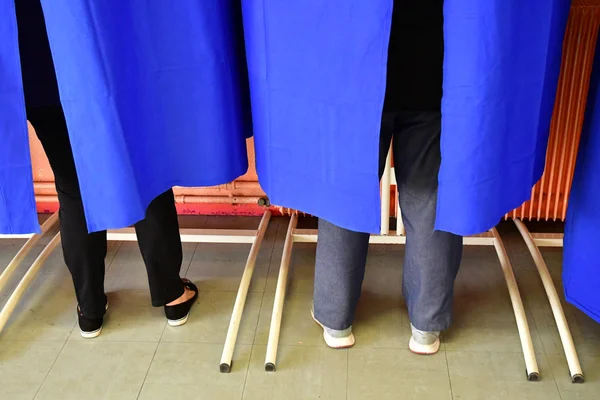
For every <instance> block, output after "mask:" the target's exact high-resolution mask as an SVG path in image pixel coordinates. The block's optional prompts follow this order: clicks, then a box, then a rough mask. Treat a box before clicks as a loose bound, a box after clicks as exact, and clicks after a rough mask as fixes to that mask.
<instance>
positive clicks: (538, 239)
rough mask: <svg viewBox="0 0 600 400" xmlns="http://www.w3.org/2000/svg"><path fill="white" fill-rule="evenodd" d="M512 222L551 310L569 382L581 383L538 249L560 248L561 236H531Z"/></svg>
mask: <svg viewBox="0 0 600 400" xmlns="http://www.w3.org/2000/svg"><path fill="white" fill-rule="evenodd" d="M513 222H514V223H515V225H516V226H517V229H518V230H519V232H520V233H521V236H522V237H523V240H524V241H525V244H527V248H528V250H529V253H530V254H531V257H532V258H533V261H534V263H535V266H536V268H537V271H538V273H539V274H540V278H541V280H542V284H543V285H544V290H545V291H546V296H548V301H549V302H550V308H552V314H553V315H554V321H555V322H556V327H557V328H558V334H559V335H560V340H561V343H562V346H563V349H564V351H565V357H566V358H567V364H568V366H569V372H570V374H571V382H572V383H583V382H584V380H585V379H584V375H583V370H582V369H581V364H580V362H579V357H578V356H577V350H576V349H575V343H574V342H573V336H572V335H571V330H570V329H569V324H568V322H567V318H566V317H565V312H564V310H563V308H562V305H561V303H560V298H559V297H558V292H557V291H556V286H554V282H553V281H552V276H551V275H550V271H548V266H547V265H546V262H545V261H544V257H543V256H542V253H541V252H540V249H539V247H540V246H547V247H559V246H562V237H563V235H562V234H556V233H553V234H532V233H530V232H529V229H527V227H526V226H525V224H524V223H523V222H522V221H521V220H520V219H518V218H514V219H513Z"/></svg>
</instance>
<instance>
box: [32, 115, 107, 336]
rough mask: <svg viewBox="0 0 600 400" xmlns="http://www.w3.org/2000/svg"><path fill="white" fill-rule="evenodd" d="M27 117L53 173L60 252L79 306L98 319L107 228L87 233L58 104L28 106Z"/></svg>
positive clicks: (103, 301) (101, 309) (103, 303)
mask: <svg viewBox="0 0 600 400" xmlns="http://www.w3.org/2000/svg"><path fill="white" fill-rule="evenodd" d="M27 118H28V119H29V121H30V122H31V125H32V126H33V127H34V129H35V132H36V134H37V136H38V138H39V139H40V142H41V143H42V146H43V148H44V151H45V152H46V156H47V157H48V160H49V161H50V166H51V168H52V172H53V173H54V181H55V185H56V191H57V193H58V201H59V205H60V209H59V216H60V232H61V242H62V248H63V254H64V259H65V264H66V265H67V267H68V268H69V271H71V275H72V277H73V283H74V285H75V293H76V296H77V301H78V304H79V309H80V311H81V313H82V314H83V315H84V316H85V317H87V318H90V319H101V318H102V317H103V316H104V313H105V308H106V301H107V300H106V295H105V294H104V270H105V269H104V258H105V257H106V232H95V233H91V234H89V233H88V229H87V225H86V220H85V214H84V211H83V202H82V200H81V192H80V191H79V181H78V179H77V172H76V169H75V162H74V160H73V152H72V150H71V144H70V142H69V135H68V131H67V125H66V122H65V117H64V114H63V111H62V108H61V106H59V105H57V106H48V107H40V108H28V109H27ZM82 328H83V327H82Z"/></svg>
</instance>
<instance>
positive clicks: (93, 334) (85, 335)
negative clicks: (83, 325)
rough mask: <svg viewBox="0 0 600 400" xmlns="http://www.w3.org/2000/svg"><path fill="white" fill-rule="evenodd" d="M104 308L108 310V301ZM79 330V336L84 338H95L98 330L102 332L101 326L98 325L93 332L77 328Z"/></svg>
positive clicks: (98, 334)
mask: <svg viewBox="0 0 600 400" xmlns="http://www.w3.org/2000/svg"><path fill="white" fill-rule="evenodd" d="M104 310H108V302H106V307H105V308H104ZM79 331H80V332H81V337H82V338H84V339H94V338H97V337H98V336H100V332H102V327H100V329H97V330H95V331H93V332H84V331H82V330H79Z"/></svg>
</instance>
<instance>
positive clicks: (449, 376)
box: [444, 348, 454, 399]
mask: <svg viewBox="0 0 600 400" xmlns="http://www.w3.org/2000/svg"><path fill="white" fill-rule="evenodd" d="M444 358H445V359H446V371H447V372H448V384H449V385H450V397H451V398H452V399H454V390H452V377H451V375H450V364H449V363H448V352H447V351H446V348H444Z"/></svg>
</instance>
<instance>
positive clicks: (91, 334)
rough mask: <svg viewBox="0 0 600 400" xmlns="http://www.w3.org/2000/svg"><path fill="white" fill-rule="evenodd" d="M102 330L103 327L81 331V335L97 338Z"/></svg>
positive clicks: (86, 337)
mask: <svg viewBox="0 0 600 400" xmlns="http://www.w3.org/2000/svg"><path fill="white" fill-rule="evenodd" d="M100 332H102V328H100V329H98V330H95V331H93V332H84V331H81V337H83V338H84V339H94V338H97V337H98V336H100Z"/></svg>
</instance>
